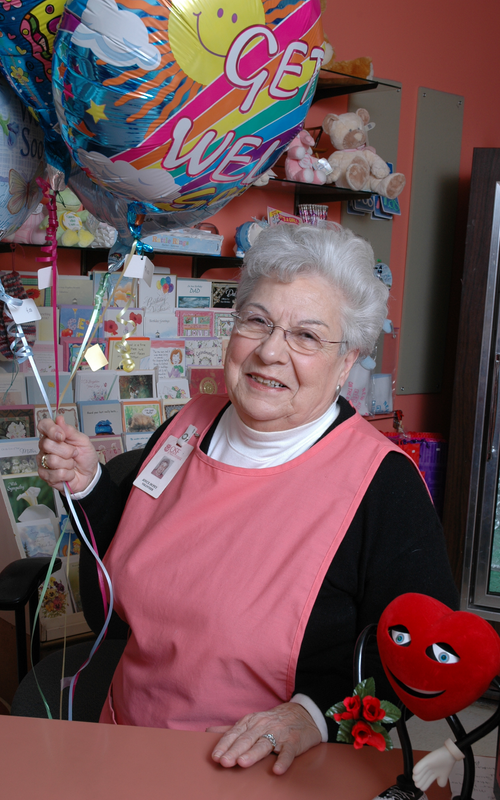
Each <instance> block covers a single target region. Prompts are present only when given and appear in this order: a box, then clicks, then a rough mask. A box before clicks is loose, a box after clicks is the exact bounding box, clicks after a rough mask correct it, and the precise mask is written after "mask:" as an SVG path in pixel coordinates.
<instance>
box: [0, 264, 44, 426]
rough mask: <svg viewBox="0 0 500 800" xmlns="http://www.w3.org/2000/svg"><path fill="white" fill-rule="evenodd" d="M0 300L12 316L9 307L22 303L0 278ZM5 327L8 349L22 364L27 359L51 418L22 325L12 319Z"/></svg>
mask: <svg viewBox="0 0 500 800" xmlns="http://www.w3.org/2000/svg"><path fill="white" fill-rule="evenodd" d="M0 302H3V303H5V305H6V306H7V313H8V314H9V316H12V315H11V314H10V307H13V308H19V307H20V306H22V304H23V301H22V300H21V299H20V298H18V297H11V295H10V294H7V292H6V291H5V289H4V287H3V284H2V281H1V280H0ZM6 328H7V333H8V335H9V336H12V337H13V342H12V344H11V345H10V349H11V350H12V355H13V356H14V358H15V359H16V361H17V362H18V363H19V364H22V363H23V361H26V360H27V359H29V362H30V365H31V368H32V370H33V374H34V376H35V379H36V382H37V383H38V386H39V387H40V391H41V393H42V397H43V400H44V402H45V405H46V406H47V410H48V412H49V414H50V417H51V418H52V409H51V406H50V403H49V398H48V397H47V394H46V392H45V386H44V385H43V383H42V379H41V378H40V375H39V372H38V369H37V367H36V364H35V361H34V359H33V352H32V350H31V347H30V346H29V344H28V342H27V340H26V336H25V335H24V331H23V328H22V325H20V324H19V323H16V322H14V320H12V322H9V323H8V325H7V326H6Z"/></svg>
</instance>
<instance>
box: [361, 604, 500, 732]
mask: <svg viewBox="0 0 500 800" xmlns="http://www.w3.org/2000/svg"><path fill="white" fill-rule="evenodd" d="M377 642H378V648H379V652H380V658H381V660H382V664H383V667H384V670H385V672H386V675H387V677H388V679H389V681H390V683H391V686H392V687H393V689H394V691H395V692H396V693H397V695H398V697H399V698H400V699H401V700H402V701H403V703H404V704H405V706H406V707H407V708H409V709H410V711H412V712H413V713H414V714H416V715H417V717H420V718H421V719H423V720H427V721H431V720H437V719H443V718H445V717H449V716H450V715H451V714H456V713H457V712H458V711H461V710H462V709H463V708H466V707H467V706H468V705H470V704H471V703H473V702H474V701H475V700H477V699H478V698H479V697H481V695H482V694H483V693H484V692H485V691H486V689H487V688H488V686H489V685H490V683H491V681H492V679H493V678H494V677H495V675H497V674H498V673H499V671H500V638H499V637H498V635H497V634H496V632H495V631H494V629H493V627H492V626H491V625H490V624H489V623H488V622H487V621H486V620H484V619H482V617H478V616H477V615H476V614H471V613H469V612H467V611H452V610H451V609H450V608H448V606H445V605H444V604H443V603H440V602H439V601H438V600H435V599H434V598H433V597H428V596H427V595H423V594H416V593H409V594H403V595H400V596H399V597H397V598H396V599H395V600H393V601H392V603H390V604H389V605H388V606H387V608H386V609H385V611H384V613H383V614H382V616H381V617H380V621H379V624H378V628H377Z"/></svg>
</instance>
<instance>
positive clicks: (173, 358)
mask: <svg viewBox="0 0 500 800" xmlns="http://www.w3.org/2000/svg"><path fill="white" fill-rule="evenodd" d="M146 365H147V367H146ZM185 366H186V353H185V342H184V340H183V339H153V340H152V342H151V349H150V352H149V358H148V359H147V361H146V359H145V360H144V361H142V362H141V369H142V368H148V369H154V370H156V373H157V379H158V380H167V379H169V378H170V379H177V378H185V377H186V370H185Z"/></svg>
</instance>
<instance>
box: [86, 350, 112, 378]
mask: <svg viewBox="0 0 500 800" xmlns="http://www.w3.org/2000/svg"><path fill="white" fill-rule="evenodd" d="M85 361H86V362H87V364H88V365H89V367H90V369H91V370H92V372H97V370H98V369H102V367H105V366H106V364H107V363H108V359H107V358H106V356H105V355H104V353H103V352H102V350H101V348H100V347H99V345H98V344H93V345H92V347H89V349H88V350H86V351H85Z"/></svg>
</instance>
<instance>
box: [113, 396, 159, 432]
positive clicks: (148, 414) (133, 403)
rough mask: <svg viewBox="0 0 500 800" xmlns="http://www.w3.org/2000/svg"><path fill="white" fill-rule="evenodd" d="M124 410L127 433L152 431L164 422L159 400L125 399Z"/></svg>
mask: <svg viewBox="0 0 500 800" xmlns="http://www.w3.org/2000/svg"><path fill="white" fill-rule="evenodd" d="M122 412H123V430H124V432H125V433H152V432H153V431H155V430H156V429H157V428H159V427H160V425H161V422H162V416H161V403H160V401H159V400H123V401H122Z"/></svg>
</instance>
